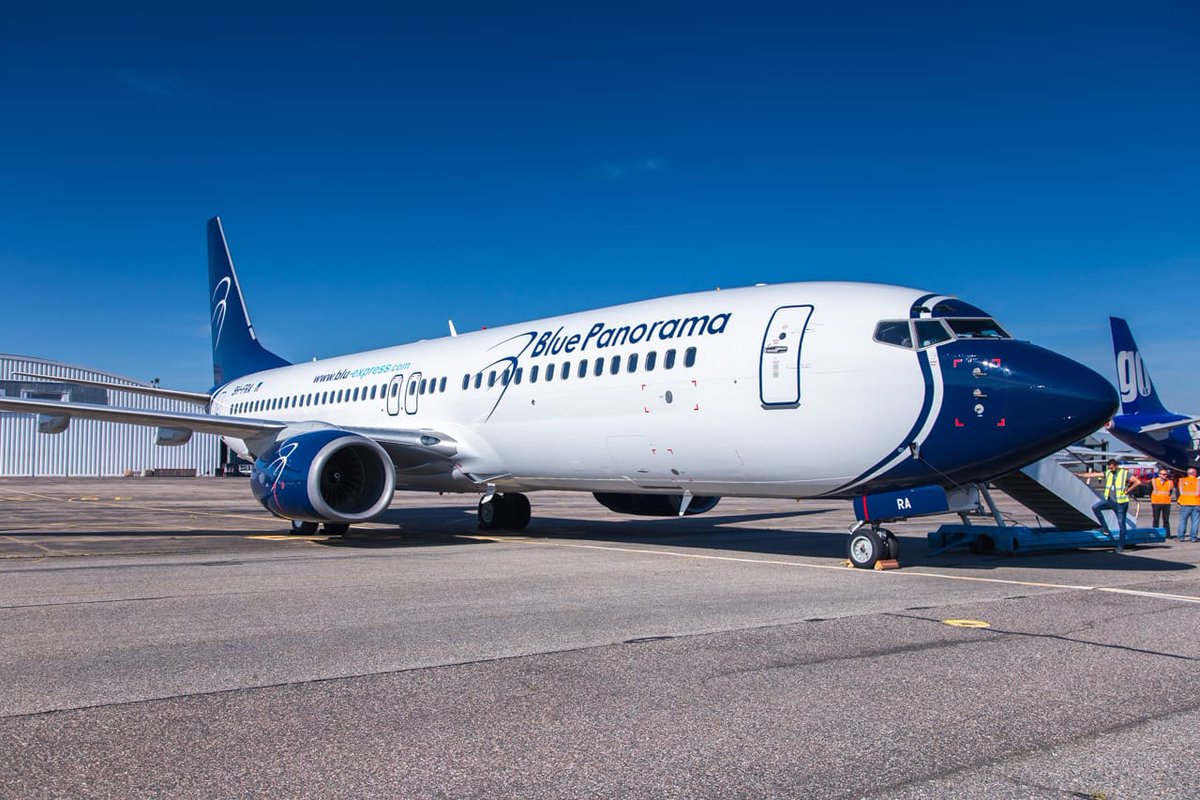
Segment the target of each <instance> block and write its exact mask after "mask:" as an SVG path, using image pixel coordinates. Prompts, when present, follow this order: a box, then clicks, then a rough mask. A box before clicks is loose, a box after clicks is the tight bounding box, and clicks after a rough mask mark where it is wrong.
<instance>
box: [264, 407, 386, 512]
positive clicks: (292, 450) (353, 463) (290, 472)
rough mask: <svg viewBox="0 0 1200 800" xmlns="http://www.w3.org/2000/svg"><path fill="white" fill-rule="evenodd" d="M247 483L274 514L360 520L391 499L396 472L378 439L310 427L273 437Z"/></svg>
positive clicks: (379, 510) (380, 509) (382, 507)
mask: <svg viewBox="0 0 1200 800" xmlns="http://www.w3.org/2000/svg"><path fill="white" fill-rule="evenodd" d="M250 488H251V490H252V491H253V492H254V496H255V497H256V498H258V502H260V503H262V504H263V507H265V508H266V509H267V510H268V511H270V512H271V513H272V514H274V515H275V516H277V517H283V518H284V519H299V520H308V521H311V522H363V521H364V520H368V519H370V518H372V517H374V516H375V515H377V514H379V513H380V512H381V511H383V510H384V509H385V508H387V507H388V505H389V504H390V503H391V502H392V494H393V493H394V492H395V490H396V472H395V469H394V468H393V466H392V459H391V457H390V456H389V455H388V454H387V452H386V451H385V450H384V449H383V448H382V447H380V446H379V444H378V443H377V442H374V441H372V440H370V439H368V438H366V437H365V436H359V435H358V434H356V433H348V432H346V431H342V430H337V429H328V430H315V431H308V432H306V433H299V434H296V435H295V436H291V437H289V438H287V439H283V440H282V441H279V442H276V443H275V444H274V445H272V446H271V448H270V449H269V450H267V451H266V452H264V453H263V454H262V455H261V456H259V457H258V460H257V461H255V462H254V469H253V472H252V473H251V475H250Z"/></svg>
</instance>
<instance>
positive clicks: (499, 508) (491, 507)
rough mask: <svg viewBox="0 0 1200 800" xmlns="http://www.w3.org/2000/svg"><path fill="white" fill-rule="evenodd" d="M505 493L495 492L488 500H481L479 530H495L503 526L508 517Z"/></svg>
mask: <svg viewBox="0 0 1200 800" xmlns="http://www.w3.org/2000/svg"><path fill="white" fill-rule="evenodd" d="M507 511H508V508H507V504H506V503H505V502H504V495H502V494H494V495H492V499H491V500H489V501H488V502H486V503H485V502H483V501H482V500H480V501H479V530H481V531H494V530H496V529H497V528H503V527H504V522H505V520H506V519H507V517H508V514H507Z"/></svg>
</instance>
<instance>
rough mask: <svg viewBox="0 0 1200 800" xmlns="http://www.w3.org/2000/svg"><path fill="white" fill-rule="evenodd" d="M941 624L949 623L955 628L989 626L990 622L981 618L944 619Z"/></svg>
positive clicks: (990, 625)
mask: <svg viewBox="0 0 1200 800" xmlns="http://www.w3.org/2000/svg"><path fill="white" fill-rule="evenodd" d="M942 624H943V625H951V626H953V627H955V628H990V627H992V623H990V622H984V621H983V620H981V619H944V620H942Z"/></svg>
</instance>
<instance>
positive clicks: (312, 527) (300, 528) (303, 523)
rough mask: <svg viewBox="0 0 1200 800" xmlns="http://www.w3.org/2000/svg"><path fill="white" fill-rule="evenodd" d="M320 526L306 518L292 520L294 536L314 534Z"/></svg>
mask: <svg viewBox="0 0 1200 800" xmlns="http://www.w3.org/2000/svg"><path fill="white" fill-rule="evenodd" d="M318 527H320V526H319V525H317V523H315V522H309V521H308V520H305V519H294V520H292V535H293V536H312V535H313V534H314V533H316V532H317V528H318Z"/></svg>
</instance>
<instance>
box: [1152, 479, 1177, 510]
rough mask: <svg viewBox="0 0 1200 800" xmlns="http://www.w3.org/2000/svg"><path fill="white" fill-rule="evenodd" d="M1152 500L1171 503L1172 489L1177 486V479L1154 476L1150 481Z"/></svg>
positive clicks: (1156, 502)
mask: <svg viewBox="0 0 1200 800" xmlns="http://www.w3.org/2000/svg"><path fill="white" fill-rule="evenodd" d="M1150 488H1151V492H1150V502H1151V503H1154V504H1162V503H1170V502H1171V490H1172V489H1174V488H1175V481H1173V480H1171V479H1170V478H1153V479H1151V481H1150Z"/></svg>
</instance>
